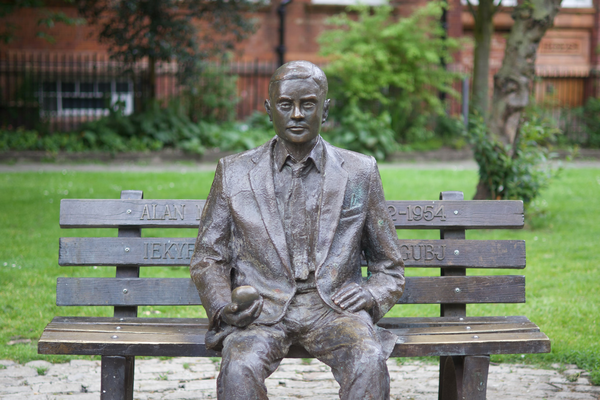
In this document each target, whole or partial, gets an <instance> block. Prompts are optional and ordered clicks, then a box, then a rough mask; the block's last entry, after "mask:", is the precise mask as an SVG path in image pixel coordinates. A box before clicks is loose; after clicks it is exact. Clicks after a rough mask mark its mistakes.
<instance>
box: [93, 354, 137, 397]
mask: <svg viewBox="0 0 600 400" xmlns="http://www.w3.org/2000/svg"><path fill="white" fill-rule="evenodd" d="M134 369H135V357H120V356H114V357H113V356H102V372H101V375H102V377H101V383H100V392H101V395H100V399H101V400H133V375H134Z"/></svg>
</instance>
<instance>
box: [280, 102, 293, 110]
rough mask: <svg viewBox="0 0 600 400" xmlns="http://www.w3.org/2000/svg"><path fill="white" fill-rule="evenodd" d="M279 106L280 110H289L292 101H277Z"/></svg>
mask: <svg viewBox="0 0 600 400" xmlns="http://www.w3.org/2000/svg"><path fill="white" fill-rule="evenodd" d="M279 108H280V109H282V110H286V111H287V110H291V108H292V103H288V102H284V103H279Z"/></svg>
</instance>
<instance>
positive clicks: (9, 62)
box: [0, 52, 600, 142]
mask: <svg viewBox="0 0 600 400" xmlns="http://www.w3.org/2000/svg"><path fill="white" fill-rule="evenodd" d="M210 68H214V69H213V70H212V72H211V73H207V72H206V71H209V69H210ZM276 68H277V63H276V62H275V61H274V60H273V61H258V60H256V61H251V62H232V63H228V64H222V65H218V64H210V65H209V66H208V67H207V66H205V69H204V71H205V73H204V74H203V73H202V70H198V69H191V68H189V67H188V66H185V65H178V64H176V63H161V64H158V65H157V68H156V79H155V87H154V90H153V91H154V93H155V98H156V99H157V100H158V101H161V102H163V103H167V102H168V101H170V100H173V99H176V98H181V97H182V96H185V95H186V93H189V92H190V89H191V88H192V87H196V88H200V91H202V88H203V87H209V86H210V84H213V86H214V82H212V81H214V80H215V79H220V78H219V77H220V76H236V77H237V79H236V81H235V84H234V85H235V88H234V89H233V91H234V92H237V98H238V102H237V104H236V105H235V114H236V115H235V116H232V117H233V118H237V119H243V118H245V117H247V116H248V115H250V114H251V113H252V112H254V111H255V110H258V111H264V107H263V103H264V100H265V99H266V98H267V97H268V83H269V79H270V77H271V75H272V74H273V72H274V71H275V69H276ZM148 70H149V69H148V64H147V63H144V62H141V63H137V64H134V65H124V64H122V63H119V62H116V61H113V60H110V59H109V58H108V57H107V56H106V55H102V54H95V53H90V54H86V53H77V54H73V53H68V54H58V53H31V52H29V53H24V52H23V53H18V52H12V53H8V54H0V127H2V126H3V127H13V128H14V127H19V126H23V127H26V128H38V129H46V130H48V131H54V130H63V131H65V130H66V131H68V130H75V129H77V127H78V126H80V125H81V124H82V123H84V122H86V121H90V120H93V119H97V118H100V117H102V116H104V115H107V114H108V113H109V110H110V109H111V108H112V109H114V108H119V109H120V110H121V111H122V112H123V113H124V114H126V115H128V114H131V113H133V112H136V111H141V110H142V108H143V107H144V104H145V102H146V101H147V99H148V98H149V97H150V93H151V87H150V80H149V73H148ZM190 70H193V73H190ZM215 71H217V72H218V73H215ZM209 72H210V71H209ZM463 72H467V71H463ZM202 80H205V81H206V80H211V82H204V84H203V83H202ZM198 83H200V84H198ZM460 84H461V83H460V82H457V83H456V85H455V86H456V87H455V90H457V91H458V92H460V91H461V87H460ZM532 89H533V93H532V99H535V100H536V102H537V104H538V105H540V106H541V107H543V108H544V109H545V110H547V111H548V113H550V114H551V115H552V116H553V117H554V118H555V119H556V120H557V121H558V122H559V125H560V126H561V127H562V128H563V129H564V130H565V133H566V134H567V135H568V136H569V139H572V140H574V141H576V142H577V141H579V140H580V137H581V135H584V132H583V131H584V129H583V126H582V123H581V120H580V118H579V116H578V115H579V114H578V113H576V112H572V109H573V107H578V106H581V105H582V104H583V102H584V101H585V99H586V98H587V97H589V96H600V76H596V77H595V78H567V77H557V78H538V80H537V81H536V83H535V85H534V87H533V88H532ZM204 94H206V93H204ZM233 97H236V96H235V94H234V96H233ZM448 100H449V105H448V111H449V112H450V113H451V114H453V115H456V114H461V112H462V110H461V99H448ZM188 104H189V103H188ZM203 107H204V108H207V107H213V105H212V104H210V103H208V104H204V105H203V104H200V105H199V106H195V110H198V111H199V112H200V113H204V114H206V113H207V110H205V109H203ZM191 117H192V118H193V115H191ZM193 119H195V118H193Z"/></svg>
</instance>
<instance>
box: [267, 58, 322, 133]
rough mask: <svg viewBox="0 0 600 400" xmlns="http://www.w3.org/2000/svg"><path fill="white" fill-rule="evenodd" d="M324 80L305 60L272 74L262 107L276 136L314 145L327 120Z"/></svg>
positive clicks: (281, 68) (288, 64)
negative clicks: (265, 110)
mask: <svg viewBox="0 0 600 400" xmlns="http://www.w3.org/2000/svg"><path fill="white" fill-rule="evenodd" d="M326 96H327V77H326V76H325V73H324V72H323V71H322V70H321V68H319V67H317V66H316V65H314V64H313V63H310V62H308V61H292V62H289V63H287V64H284V65H282V66H281V67H279V68H278V69H277V71H275V73H274V74H273V76H272V77H271V82H269V99H268V100H265V108H266V109H267V113H268V114H269V118H270V119H271V121H273V127H274V128H275V132H276V133H277V136H279V137H280V138H281V139H282V140H283V141H285V142H287V143H290V144H296V145H302V144H309V143H311V142H314V141H315V140H316V138H317V136H318V135H319V132H320V131H321V124H322V123H323V122H325V120H326V119H327V113H328V111H329V100H326V99H325V97H326Z"/></svg>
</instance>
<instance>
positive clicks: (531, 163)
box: [468, 114, 559, 206]
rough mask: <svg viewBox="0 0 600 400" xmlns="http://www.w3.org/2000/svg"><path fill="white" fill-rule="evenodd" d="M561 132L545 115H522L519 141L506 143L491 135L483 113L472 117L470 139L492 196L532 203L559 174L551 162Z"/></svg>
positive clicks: (482, 175)
mask: <svg viewBox="0 0 600 400" xmlns="http://www.w3.org/2000/svg"><path fill="white" fill-rule="evenodd" d="M557 133H559V131H558V130H557V129H556V127H555V126H554V125H553V124H552V123H551V121H549V120H548V119H546V118H543V117H540V116H538V115H536V114H528V115H526V116H525V117H524V118H523V121H522V123H521V127H520V133H519V135H518V139H517V142H516V143H515V144H514V145H509V144H504V143H502V142H500V141H499V140H498V139H496V138H494V137H492V136H491V135H490V133H489V132H488V129H487V126H486V125H485V123H484V121H483V119H482V118H481V117H480V116H477V115H474V116H471V117H470V123H469V132H468V138H469V141H470V143H471V144H472V145H473V152H474V154H475V160H476V161H477V164H478V165H479V178H480V182H481V183H483V184H484V185H485V186H486V187H487V189H488V190H489V192H490V193H491V197H492V199H498V200H500V199H502V200H516V199H519V200H523V202H524V203H525V205H526V206H527V205H529V204H530V203H531V202H532V200H534V199H535V198H536V197H538V196H539V194H540V192H541V190H542V189H543V188H545V187H547V186H548V184H549V183H550V181H551V180H552V178H553V177H555V176H556V175H557V173H558V171H559V170H558V168H557V167H556V166H553V165H552V164H551V163H550V160H551V158H553V157H554V155H553V154H552V153H551V152H550V149H551V143H552V141H553V140H554V138H555V136H556V134H557Z"/></svg>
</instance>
